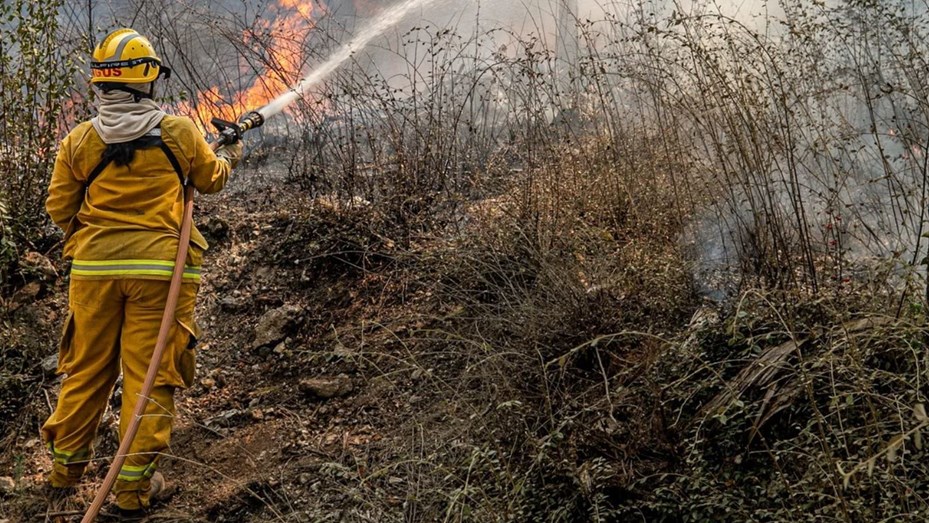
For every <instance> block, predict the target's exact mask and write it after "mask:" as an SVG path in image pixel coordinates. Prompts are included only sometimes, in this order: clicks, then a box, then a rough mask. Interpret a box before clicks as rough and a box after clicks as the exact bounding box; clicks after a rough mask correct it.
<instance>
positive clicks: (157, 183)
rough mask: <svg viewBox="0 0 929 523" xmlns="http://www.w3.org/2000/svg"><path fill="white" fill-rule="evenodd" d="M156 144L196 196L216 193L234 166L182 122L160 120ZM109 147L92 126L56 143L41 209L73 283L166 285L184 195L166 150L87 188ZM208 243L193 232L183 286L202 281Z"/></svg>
mask: <svg viewBox="0 0 929 523" xmlns="http://www.w3.org/2000/svg"><path fill="white" fill-rule="evenodd" d="M160 128H161V138H162V140H163V141H164V142H165V144H167V146H168V147H169V148H170V149H171V151H172V152H173V153H174V155H175V156H176V157H177V160H178V162H179V163H180V166H181V170H182V171H183V173H184V174H185V175H186V177H187V179H188V180H189V183H192V184H193V186H194V187H195V188H196V189H197V191H199V192H201V193H205V194H209V193H215V192H217V191H219V190H221V189H222V188H223V187H224V186H225V184H226V180H227V179H228V177H229V172H230V170H231V167H230V166H229V163H228V162H227V161H226V160H225V159H221V158H217V157H216V155H215V154H214V153H213V151H212V150H211V149H210V146H209V144H207V142H206V140H205V139H204V138H203V136H202V135H201V134H200V132H199V131H198V130H197V127H196V126H195V125H194V123H193V121H191V120H190V119H189V118H186V117H176V116H165V118H164V119H163V120H162V121H161V126H160ZM105 149H106V144H104V143H103V140H101V139H100V136H99V135H98V134H97V132H96V130H95V129H94V128H93V125H91V123H90V122H84V123H82V124H80V125H78V126H77V127H75V128H74V129H73V130H72V131H71V132H70V133H69V134H68V136H67V137H65V139H64V140H63V141H62V142H61V148H60V149H59V150H58V156H57V158H56V161H55V168H54V171H53V172H52V179H51V183H50V184H49V189H48V199H47V200H46V202H45V206H46V209H47V210H48V213H49V215H50V216H51V217H52V220H54V221H55V223H56V224H57V225H58V226H59V227H61V228H62V229H63V230H64V231H65V245H64V256H65V258H73V259H74V264H73V265H72V277H74V278H78V279H111V278H141V279H158V280H162V279H170V276H171V269H172V268H173V265H174V257H175V254H176V252H177V243H178V238H179V237H180V228H181V218H182V214H183V207H184V196H183V188H182V187H181V184H180V182H179V181H178V175H177V173H176V172H175V170H174V168H173V167H172V165H171V162H170V160H169V159H168V158H167V156H166V155H165V153H164V151H162V150H161V149H159V148H158V147H151V148H145V149H137V150H136V152H135V157H134V158H133V160H132V162H131V163H130V164H129V165H127V166H119V165H116V164H115V163H111V164H110V165H108V166H107V167H106V168H105V169H103V171H102V172H101V173H100V175H99V176H97V178H96V179H94V180H93V183H92V184H90V186H89V187H88V186H86V182H87V179H88V176H89V175H90V173H91V172H92V171H93V170H94V168H95V167H96V166H97V165H98V164H99V163H100V161H101V156H102V154H103V151H104V150H105ZM207 247H208V246H207V243H206V240H205V239H204V238H203V235H202V234H200V231H198V230H197V228H196V227H194V228H193V230H192V232H191V249H190V252H189V254H188V256H187V263H186V265H187V268H186V269H185V279H187V281H191V280H199V270H200V269H199V266H200V264H201V261H202V258H203V251H205V250H206V249H207Z"/></svg>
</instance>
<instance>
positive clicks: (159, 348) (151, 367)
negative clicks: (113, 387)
mask: <svg viewBox="0 0 929 523" xmlns="http://www.w3.org/2000/svg"><path fill="white" fill-rule="evenodd" d="M212 124H213V125H214V126H215V127H216V128H217V130H218V131H219V137H218V138H217V139H216V141H214V142H213V143H211V144H210V147H211V148H212V149H213V150H214V151H215V150H216V149H217V148H219V147H220V146H222V145H226V144H232V143H235V142H237V141H239V140H240V139H242V135H243V134H245V132H246V131H248V130H250V129H254V128H256V127H261V125H262V124H264V116H262V115H261V113H259V112H256V111H252V112H249V113H247V114H246V115H245V116H243V117H242V118H241V119H240V120H239V121H238V122H237V123H236V122H228V121H226V120H220V119H218V118H213V120H212ZM193 217H194V186H193V184H191V183H189V182H188V183H187V184H186V185H185V186H184V214H183V218H182V219H181V232H180V239H179V240H178V244H177V256H175V258H174V271H173V272H172V273H171V284H170V285H169V286H168V299H167V301H166V302H165V310H164V314H163V315H162V317H161V327H160V329H159V330H158V338H157V341H156V342H155V350H154V352H153V353H152V360H151V361H150V362H149V364H148V372H147V373H146V374H145V381H144V382H143V383H142V391H141V392H140V393H139V397H138V399H137V401H136V404H135V409H134V410H133V413H132V419H131V420H129V426H128V427H127V428H126V433H125V434H123V436H122V439H121V441H120V443H119V449H118V450H117V451H116V455H114V456H113V461H112V462H111V463H110V468H109V470H108V471H107V473H106V477H105V478H104V480H103V484H102V485H101V486H100V489H99V490H97V494H96V495H95V496H94V500H93V502H92V503H91V504H90V507H89V508H88V509H87V512H86V513H85V514H84V517H83V519H81V523H91V522H93V521H94V519H96V517H97V515H98V514H99V513H100V509H101V508H102V507H103V503H104V502H105V501H106V497H107V495H108V494H109V493H110V490H112V489H113V484H114V483H116V478H117V476H119V471H120V469H121V468H122V467H123V464H124V463H125V462H126V457H127V456H128V455H129V448H130V447H131V446H132V441H133V440H134V439H135V436H136V433H138V431H139V423H140V422H141V420H142V416H143V415H144V413H145V408H146V407H147V406H148V401H149V395H150V394H151V392H152V387H153V386H154V384H155V377H156V376H157V375H158V367H159V364H160V363H161V358H162V356H163V355H164V351H165V347H166V346H167V344H168V334H169V333H170V332H171V326H172V325H173V324H174V322H175V320H174V315H175V313H176V312H177V302H178V299H179V297H180V294H181V282H182V277H183V276H184V264H185V262H186V261H187V250H188V248H189V247H190V232H191V229H192V228H193Z"/></svg>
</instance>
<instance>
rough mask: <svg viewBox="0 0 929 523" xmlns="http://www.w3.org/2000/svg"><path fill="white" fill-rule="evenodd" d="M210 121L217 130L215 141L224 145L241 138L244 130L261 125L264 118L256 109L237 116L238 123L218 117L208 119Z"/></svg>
mask: <svg viewBox="0 0 929 523" xmlns="http://www.w3.org/2000/svg"><path fill="white" fill-rule="evenodd" d="M210 123H212V124H213V126H214V127H216V130H218V131H219V138H217V140H216V141H217V142H219V144H220V145H225V144H230V143H236V142H238V141H239V140H241V139H242V135H243V134H245V131H249V130H251V129H254V128H256V127H261V126H262V124H264V123H265V118H264V116H261V113H259V112H257V111H249V112H247V113H245V116H243V117H242V118H239V122H238V123H235V122H229V121H227V120H222V119H220V118H213V119H212V120H210Z"/></svg>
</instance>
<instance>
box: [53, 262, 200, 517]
mask: <svg viewBox="0 0 929 523" xmlns="http://www.w3.org/2000/svg"><path fill="white" fill-rule="evenodd" d="M168 286H169V282H167V281H157V280H141V279H113V280H71V289H70V295H69V311H68V318H67V320H66V322H65V326H64V332H63V335H62V340H61V346H60V348H59V355H58V372H59V374H65V375H66V376H65V378H64V380H63V381H62V384H61V392H60V394H59V396H58V405H57V407H56V408H55V411H54V412H53V413H52V415H51V416H50V417H49V418H48V421H46V422H45V425H43V426H42V437H43V439H44V440H45V442H46V444H47V445H48V446H49V448H50V449H51V451H52V454H53V470H52V473H51V475H50V477H49V482H50V483H51V484H52V485H53V486H56V487H67V486H72V485H75V484H76V483H77V482H78V481H79V480H80V477H81V475H82V474H83V472H84V468H85V467H86V465H87V463H88V462H89V461H90V460H91V459H92V458H93V441H94V437H95V435H96V431H97V425H99V423H100V419H101V417H102V416H103V412H104V410H106V406H107V400H108V399H109V396H110V394H111V393H112V390H113V386H114V384H115V383H116V378H117V377H118V376H119V372H120V367H122V373H123V392H122V406H121V408H120V419H119V434H120V437H122V436H123V434H125V431H126V429H127V428H128V426H129V421H130V418H131V416H132V413H133V411H134V409H135V405H136V401H138V400H139V395H140V393H141V389H142V383H143V381H144V380H145V374H146V372H147V370H148V365H149V361H150V360H151V357H152V353H153V352H154V349H155V342H156V339H157V337H158V330H159V327H160V326H161V317H162V315H163V314H164V306H165V302H166V301H167V295H168ZM197 287H198V286H197V284H195V283H185V284H184V285H182V286H181V296H180V299H179V301H178V308H177V313H176V314H175V318H176V320H177V321H176V322H175V324H174V325H172V328H171V333H170V336H169V338H168V345H167V347H166V349H165V353H164V357H163V358H162V361H161V367H160V369H159V373H158V376H157V377H156V379H155V386H154V388H153V389H152V392H151V395H150V396H149V398H148V399H149V401H148V403H147V406H146V408H145V414H144V415H143V417H142V420H141V424H140V426H139V432H138V434H137V435H136V437H135V440H133V442H132V446H131V447H130V449H129V455H128V457H127V458H126V462H125V464H124V465H123V467H122V469H121V470H120V473H119V477H118V479H117V481H116V485H115V487H114V492H115V493H116V503H117V505H118V506H119V507H120V508H124V509H138V508H142V507H147V506H148V504H149V499H148V490H149V485H150V481H149V480H150V478H151V476H152V474H153V473H154V472H155V468H156V466H157V463H158V458H159V456H160V455H162V454H164V453H165V452H166V451H167V449H168V444H169V441H170V438H171V425H172V422H173V418H174V390H175V388H177V387H187V386H190V384H191V383H192V382H193V375H194V344H195V343H196V335H197V334H198V332H197V330H196V328H197V327H196V324H195V323H194V302H195V300H196V295H197Z"/></svg>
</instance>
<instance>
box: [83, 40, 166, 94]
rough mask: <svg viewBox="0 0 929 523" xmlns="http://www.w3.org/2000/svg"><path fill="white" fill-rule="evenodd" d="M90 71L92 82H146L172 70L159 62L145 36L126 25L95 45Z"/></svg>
mask: <svg viewBox="0 0 929 523" xmlns="http://www.w3.org/2000/svg"><path fill="white" fill-rule="evenodd" d="M90 70H91V73H92V77H91V79H90V83H92V84H97V83H104V82H112V83H121V84H145V83H149V82H151V81H153V80H155V79H156V78H158V76H159V75H161V74H164V75H165V78H168V77H170V76H171V69H168V68H167V67H165V66H163V65H161V59H160V58H158V55H157V54H155V48H154V47H152V44H151V42H149V41H148V38H145V37H144V36H142V35H140V34H139V33H138V32H136V31H135V30H133V29H125V28H124V29H117V30H115V31H113V32H112V33H110V34H109V35H107V37H106V38H104V39H103V41H102V42H100V44H99V45H97V47H96V48H95V49H94V56H93V60H92V61H91V62H90Z"/></svg>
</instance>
